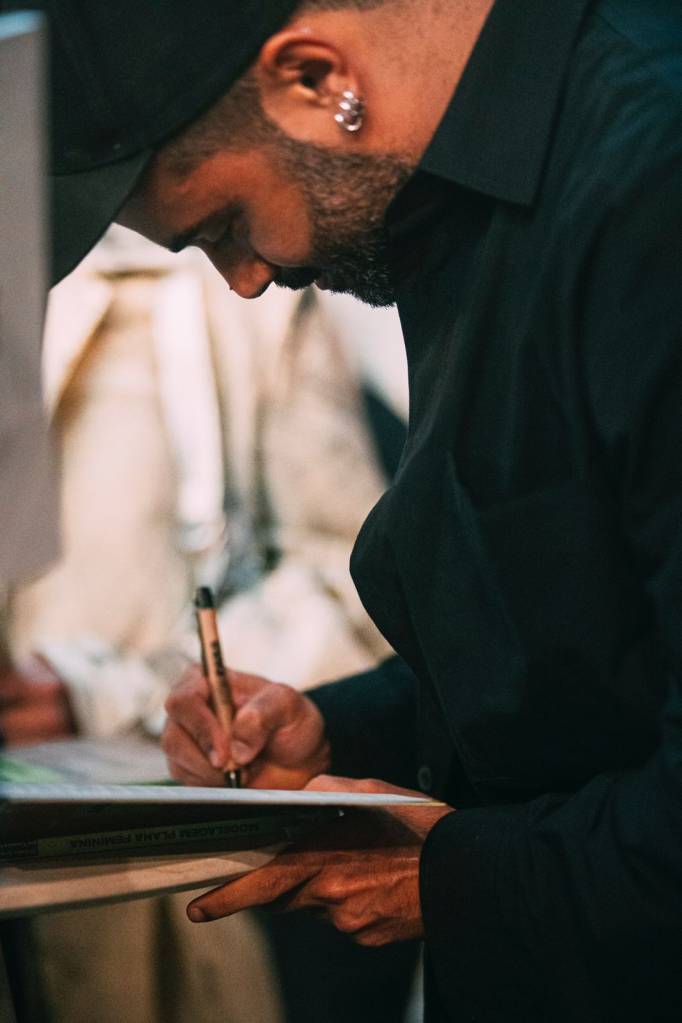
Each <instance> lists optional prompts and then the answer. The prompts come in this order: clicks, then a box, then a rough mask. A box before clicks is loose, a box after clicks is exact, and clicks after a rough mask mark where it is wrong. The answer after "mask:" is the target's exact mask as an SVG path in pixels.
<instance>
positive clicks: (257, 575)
mask: <svg viewBox="0 0 682 1023" xmlns="http://www.w3.org/2000/svg"><path fill="white" fill-rule="evenodd" d="M119 233H120V232H119ZM129 235H130V233H129V232H123V241H122V242H120V243H119V242H118V241H116V243H115V244H114V243H112V242H111V240H109V242H108V243H106V244H104V245H102V246H100V247H98V249H96V250H95V251H94V252H93V254H92V255H91V256H90V257H89V259H88V260H86V262H85V263H84V264H83V265H82V266H81V267H80V268H79V270H78V271H77V272H76V274H74V275H73V276H72V278H70V279H67V281H65V282H63V284H62V285H60V286H59V289H57V296H56V297H57V298H58V299H59V301H58V302H56V303H54V302H53V306H52V307H51V310H50V313H51V317H50V318H49V319H48V326H50V327H51V330H49V331H48V337H47V342H46V356H47V382H48V392H49V394H50V398H51V403H52V406H53V408H54V410H55V411H54V415H55V422H56V423H57V426H58V428H59V431H60V435H61V439H62V445H63V451H64V477H63V494H62V502H63V519H64V547H65V555H64V558H63V559H62V561H61V562H60V563H59V564H58V565H57V567H56V568H55V569H54V570H53V571H52V572H51V573H49V574H48V575H47V576H46V577H45V578H44V579H42V580H40V581H39V582H38V583H37V584H35V585H34V586H31V587H28V588H27V589H24V590H22V591H21V592H19V593H18V594H16V595H15V599H14V608H13V616H12V629H13V644H14V648H15V650H17V651H18V652H19V653H23V652H26V651H28V650H29V649H35V648H39V649H41V650H42V651H43V652H44V653H45V654H46V655H47V656H48V658H49V659H50V660H51V661H52V662H53V663H54V664H55V666H56V668H57V670H58V671H59V673H60V674H61V675H62V676H63V677H64V678H65V679H66V680H67V682H68V683H69V684H70V687H71V695H72V700H73V702H74V705H75V708H76V713H77V717H78V720H79V723H80V725H81V727H82V728H83V729H84V730H85V731H87V732H89V733H92V734H99V735H105V734H112V733H114V732H116V731H120V730H124V729H126V728H130V727H131V726H133V725H135V724H136V723H138V722H140V721H142V722H144V723H146V724H147V725H148V726H149V727H152V726H153V725H154V724H156V726H157V727H158V721H159V714H160V710H161V707H162V704H163V699H164V697H165V693H166V691H167V686H168V674H169V672H168V670H167V667H168V661H167V659H164V670H163V671H162V672H161V671H159V670H158V665H159V663H160V660H159V658H158V657H156V656H154V655H155V654H156V653H157V652H158V651H159V649H163V648H165V649H167V648H168V647H176V648H181V649H183V650H185V652H186V653H187V654H188V655H191V656H196V653H197V651H196V639H195V636H194V628H193V624H192V621H191V615H190V614H189V613H188V606H189V600H190V597H191V593H192V590H193V587H194V585H195V584H196V583H197V582H211V581H213V580H212V578H211V575H213V579H215V578H217V577H218V576H219V575H220V572H221V570H222V568H223V567H224V566H223V565H222V564H221V557H220V555H219V554H218V551H219V549H221V548H222V544H223V537H222V536H221V535H220V529H219V523H218V519H219V518H220V519H221V520H222V493H223V490H224V488H225V485H227V488H228V492H229V494H230V507H229V509H228V516H227V518H228V521H227V523H226V528H227V531H228V537H227V550H228V552H229V554H230V558H231V562H232V564H231V566H230V570H229V571H230V574H231V577H232V579H233V583H235V584H236V586H237V589H238V590H239V592H238V593H237V595H236V596H234V597H233V598H232V599H230V600H228V601H226V602H225V603H224V604H223V606H222V608H221V610H220V619H221V630H222V632H223V636H224V641H225V647H226V656H227V659H228V660H229V661H230V663H231V664H232V665H233V666H234V667H239V668H243V669H245V670H251V671H256V672H260V673H263V674H267V675H270V676H272V677H275V678H277V679H280V680H286V681H289V682H291V683H292V684H295V685H299V686H308V685H312V684H315V683H316V682H319V681H321V680H324V679H327V678H330V677H332V676H339V675H343V674H350V673H353V672H355V671H361V670H364V669H366V668H368V667H370V666H371V665H372V664H374V663H375V662H376V661H377V660H378V659H379V658H380V657H382V656H384V655H385V654H386V653H387V652H388V646H387V644H386V643H385V641H384V640H383V638H382V637H381V636H380V635H379V633H378V632H377V630H376V629H375V627H374V626H373V624H372V623H371V622H370V621H369V619H368V617H367V616H366V614H365V612H364V610H363V609H362V607H361V604H360V601H359V599H358V597H357V594H356V592H355V588H354V586H353V584H352V581H351V579H350V574H349V571H348V561H349V557H350V551H351V548H352V544H353V542H354V538H355V535H356V533H357V531H358V529H359V527H360V525H361V523H362V521H363V519H364V517H365V515H366V513H367V511H368V510H369V508H370V507H371V506H372V504H373V503H374V502H375V501H376V500H377V499H378V497H379V496H380V494H381V492H382V489H383V486H384V481H383V479H382V476H381V473H380V472H379V470H378V468H377V463H376V457H375V455H374V450H373V446H372V442H371V440H370V438H369V436H368V434H367V429H366V427H365V425H364V423H363V419H362V410H361V408H360V398H359V392H358V385H357V381H356V380H355V379H354V377H353V374H352V372H351V371H350V369H349V367H348V362H347V358H346V355H345V353H344V348H343V345H342V344H341V343H340V341H339V339H338V336H337V330H336V328H335V326H334V325H333V324H332V321H331V317H329V316H328V315H327V314H325V313H324V311H323V310H322V306H321V304H320V303H319V301H318V300H317V299H316V298H315V297H314V296H315V295H316V294H317V293H316V292H312V291H311V292H309V293H307V295H306V296H304V297H303V298H301V295H300V294H293V293H291V292H285V291H278V290H271V291H269V292H268V293H267V294H266V295H265V296H263V298H261V299H259V300H257V301H255V302H248V303H247V302H244V301H243V300H242V299H240V298H238V297H237V296H235V295H233V294H231V293H230V292H229V291H228V290H227V288H226V287H225V283H224V282H223V281H222V280H221V279H220V278H219V277H218V275H217V274H216V273H215V271H214V270H213V269H212V268H211V267H210V265H209V264H208V263H207V262H206V261H205V260H204V259H203V257H199V260H198V261H197V260H196V259H195V258H194V257H192V256H191V255H190V256H188V257H187V258H185V259H184V260H183V261H181V262H180V263H179V264H178V263H177V262H176V261H175V260H174V259H173V258H172V257H170V256H169V255H168V254H167V253H165V252H163V251H161V250H159V249H158V248H157V247H155V246H150V245H149V244H148V243H145V242H141V241H139V240H137V239H135V238H134V236H130V237H132V238H133V241H132V242H131V241H130V237H127V236H129ZM115 238H118V236H115ZM195 255H196V254H195ZM192 289H194V290H192ZM197 294H198V295H200V305H201V306H202V308H201V309H199V308H196V309H195V312H194V313H193V315H192V316H191V317H188V314H187V307H188V305H189V306H191V307H192V308H194V307H195V306H197V298H196V296H197ZM186 296H189V297H186ZM192 296H194V297H192ZM179 299H180V302H179ZM173 303H175V307H174V306H173ZM169 309H171V313H172V314H169V312H168V310H169ZM373 315H374V311H372V310H369V309H368V310H367V311H366V314H365V318H366V320H367V329H368V331H369V330H371V322H372V318H373ZM183 317H184V320H183ZM178 322H181V324H182V331H184V332H186V333H187V335H188V341H187V346H186V348H187V350H189V352H191V353H192V352H202V351H203V352H205V353H208V354H207V356H205V357H204V359H203V362H202V361H201V360H199V358H198V357H197V358H196V359H195V360H194V363H195V364H193V365H191V366H190V367H189V368H187V367H185V366H184V365H183V351H182V349H181V348H180V350H179V351H178V336H177V335H178V332H177V329H175V331H173V325H174V324H177V323H178ZM180 340H182V338H180ZM186 356H187V353H186V351H185V352H184V359H185V362H186ZM206 359H208V361H209V363H210V379H208V376H207V373H206V372H204V375H203V377H202V374H201V373H200V372H199V369H200V365H199V364H200V362H201V365H203V363H204V362H206ZM198 377H199V378H201V379H197V378H198ZM211 407H213V408H214V409H215V413H216V416H217V417H218V422H219V428H220V429H221V436H220V437H219V439H218V443H217V444H215V442H214V441H213V440H212V439H211V430H210V422H208V421H207V422H206V423H204V425H203V427H202V428H201V429H199V428H198V425H197V420H198V419H199V413H202V414H203V417H204V418H205V419H206V418H207V416H208V419H210V415H208V413H207V412H206V410H207V409H208V410H210V408H211ZM199 425H200V424H199ZM195 434H196V437H195ZM193 438H194V440H193ZM207 438H208V439H207ZM192 444H193V445H194V447H192ZM211 445H213V448H216V449H217V451H216V452H215V453H214V455H213V457H212V458H209V459H207V458H206V452H207V450H209V449H211ZM197 452H198V453H199V454H200V455H201V456H202V458H201V459H200V460H199V459H198V458H197ZM216 462H218V463H219V464H218V465H217V466H216V465H215V463H216ZM197 466H198V468H197ZM216 479H217V480H218V481H219V484H220V486H219V488H218V490H217V495H218V496H217V501H218V507H217V509H216V507H215V505H216ZM192 493H198V494H200V495H203V497H202V500H201V501H200V502H199V506H200V507H198V508H194V509H193V511H192V509H191V502H190V501H189V499H188V495H190V496H191V494H192ZM183 495H185V496H184V497H183ZM188 508H190V511H188ZM192 515H193V517H194V519H193V520H192ZM194 520H196V521H194ZM223 521H224V520H223ZM197 536H198V537H202V536H204V537H207V538H208V541H207V542H208V546H207V547H206V549H204V550H201V549H200V547H199V548H197V545H196V543H194V545H192V542H191V537H195V538H196V537H197ZM188 538H189V539H188ZM216 538H217V539H218V541H219V542H216ZM266 547H270V548H276V549H277V550H279V551H280V558H279V562H278V564H277V566H276V567H275V569H274V570H273V571H271V572H269V573H267V574H266V575H264V574H263V569H262V557H263V551H264V549H265V548H266ZM235 566H236V568H235ZM299 609H300V613H299ZM145 658H146V659H145ZM171 674H172V671H171Z"/></svg>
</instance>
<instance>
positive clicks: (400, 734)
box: [308, 656, 417, 788]
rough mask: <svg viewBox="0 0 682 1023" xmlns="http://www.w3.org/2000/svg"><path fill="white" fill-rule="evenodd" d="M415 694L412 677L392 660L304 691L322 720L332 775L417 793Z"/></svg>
mask: <svg viewBox="0 0 682 1023" xmlns="http://www.w3.org/2000/svg"><path fill="white" fill-rule="evenodd" d="M416 689H417V682H416V679H415V676H414V675H413V673H412V671H411V670H410V668H409V667H408V666H407V664H406V663H405V662H404V661H403V660H402V659H401V658H400V657H397V656H396V657H390V658H389V659H388V660H386V661H383V662H382V663H381V664H380V665H379V666H378V667H377V668H374V669H373V670H372V671H368V672H363V673H362V674H359V675H353V676H350V677H349V678H345V679H341V680H340V681H338V682H332V683H330V684H329V685H325V686H320V687H319V688H317V689H311V690H309V691H308V696H309V697H310V698H311V699H312V700H313V702H314V703H315V704H316V705H317V706H318V708H319V709H320V711H321V712H322V716H323V717H324V719H325V724H326V728H327V735H328V737H329V741H330V745H331V751H332V765H331V771H332V773H333V774H339V775H342V776H344V777H347V778H368V777H370V778H381V779H382V780H383V781H388V782H391V783H392V784H394V785H402V786H405V787H407V788H415V785H416V757H417V753H416V729H415V718H416Z"/></svg>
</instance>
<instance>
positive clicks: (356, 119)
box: [334, 89, 365, 132]
mask: <svg viewBox="0 0 682 1023" xmlns="http://www.w3.org/2000/svg"><path fill="white" fill-rule="evenodd" d="M364 118H365V104H364V103H363V102H362V100H361V99H360V97H359V96H356V95H355V93H354V92H352V91H351V90H350V89H344V91H343V92H342V93H341V99H340V100H339V102H338V112H337V113H336V114H334V120H335V121H336V123H337V124H338V126H339V128H341V129H342V131H350V132H355V131H360V129H361V128H362V122H363V120H364Z"/></svg>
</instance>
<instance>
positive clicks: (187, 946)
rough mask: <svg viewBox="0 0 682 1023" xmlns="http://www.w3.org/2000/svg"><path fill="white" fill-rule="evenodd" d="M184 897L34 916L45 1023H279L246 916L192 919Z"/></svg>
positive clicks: (265, 965) (275, 997) (268, 974)
mask: <svg viewBox="0 0 682 1023" xmlns="http://www.w3.org/2000/svg"><path fill="white" fill-rule="evenodd" d="M187 902H188V896H187V895H185V894H180V895H173V896H170V897H166V898H164V899H144V900H140V901H137V902H124V903H117V904H114V905H111V906H108V907H107V908H106V909H102V908H97V907H93V908H91V909H77V910H71V911H69V912H65V913H55V914H48V915H46V916H43V917H40V918H36V919H35V920H34V922H33V933H34V941H35V948H36V954H37V957H38V958H37V961H38V962H40V963H41V964H42V971H41V981H42V984H43V986H44V994H45V999H46V1002H47V1005H48V1010H49V1012H50V1014H51V1016H50V1018H51V1020H52V1021H53V1023H81V1021H82V1023H86V1021H87V1023H153V1021H155V1020H159V1021H160V1023H188V1021H191V1023H235V1021H240V1023H256V1021H257V1023H281V1021H282V1018H283V1017H282V1010H281V1008H280V1003H279V992H278V989H277V984H276V981H275V979H274V977H273V974H272V971H271V969H270V964H269V960H268V958H267V956H266V954H265V952H264V948H263V940H262V938H261V935H260V933H259V931H258V928H257V925H256V924H255V922H254V921H253V920H252V919H251V917H249V915H248V914H244V913H242V914H240V915H239V916H237V917H230V918H227V919H225V920H220V921H215V922H214V923H210V924H202V925H196V924H192V923H190V921H189V920H188V919H187V916H186V913H185V907H186V906H187Z"/></svg>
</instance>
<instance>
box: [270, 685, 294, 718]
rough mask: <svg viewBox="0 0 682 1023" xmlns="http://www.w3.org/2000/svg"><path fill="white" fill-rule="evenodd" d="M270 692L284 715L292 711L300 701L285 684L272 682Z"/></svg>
mask: <svg viewBox="0 0 682 1023" xmlns="http://www.w3.org/2000/svg"><path fill="white" fill-rule="evenodd" d="M271 692H272V694H273V697H274V699H275V700H277V702H278V704H279V705H280V706H281V707H282V709H283V711H284V712H285V713H287V712H288V711H292V710H294V709H295V708H296V706H297V704H298V701H299V699H300V697H299V694H298V693H297V692H296V690H295V689H292V688H291V686H288V685H287V684H286V683H285V682H273V683H272V690H271Z"/></svg>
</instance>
